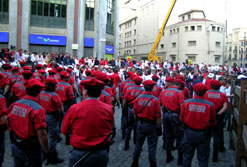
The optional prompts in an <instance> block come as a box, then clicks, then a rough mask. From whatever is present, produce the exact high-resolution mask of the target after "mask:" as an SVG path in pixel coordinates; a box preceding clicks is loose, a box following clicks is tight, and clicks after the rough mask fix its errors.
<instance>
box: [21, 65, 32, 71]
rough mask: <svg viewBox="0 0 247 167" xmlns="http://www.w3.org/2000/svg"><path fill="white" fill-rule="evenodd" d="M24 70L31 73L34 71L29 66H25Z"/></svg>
mask: <svg viewBox="0 0 247 167" xmlns="http://www.w3.org/2000/svg"><path fill="white" fill-rule="evenodd" d="M23 70H28V71H31V70H32V69H31V67H29V66H24V67H23Z"/></svg>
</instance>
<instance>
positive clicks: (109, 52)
mask: <svg viewBox="0 0 247 167" xmlns="http://www.w3.org/2000/svg"><path fill="white" fill-rule="evenodd" d="M105 58H107V60H111V59H112V58H114V47H113V46H109V45H106V46H105Z"/></svg>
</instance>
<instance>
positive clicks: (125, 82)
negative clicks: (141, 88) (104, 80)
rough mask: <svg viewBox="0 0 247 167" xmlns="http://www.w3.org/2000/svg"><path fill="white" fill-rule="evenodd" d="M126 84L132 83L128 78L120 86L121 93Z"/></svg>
mask: <svg viewBox="0 0 247 167" xmlns="http://www.w3.org/2000/svg"><path fill="white" fill-rule="evenodd" d="M127 83H133V81H132V80H131V79H130V78H127V79H126V80H125V81H123V82H122V83H121V85H120V91H121V92H122V91H123V89H124V86H125V84H127Z"/></svg>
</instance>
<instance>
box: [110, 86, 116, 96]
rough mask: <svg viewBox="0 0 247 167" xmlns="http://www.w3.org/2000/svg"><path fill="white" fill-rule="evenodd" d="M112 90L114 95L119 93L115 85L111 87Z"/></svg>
mask: <svg viewBox="0 0 247 167" xmlns="http://www.w3.org/2000/svg"><path fill="white" fill-rule="evenodd" d="M111 90H112V94H113V95H117V89H116V87H115V86H114V85H113V86H112V87H111Z"/></svg>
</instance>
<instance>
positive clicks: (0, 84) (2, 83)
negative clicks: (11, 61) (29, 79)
mask: <svg viewBox="0 0 247 167" xmlns="http://www.w3.org/2000/svg"><path fill="white" fill-rule="evenodd" d="M1 73H2V74H3V79H1V80H0V87H1V88H5V86H6V80H7V78H8V77H9V76H10V75H11V73H10V72H8V71H2V72H1Z"/></svg>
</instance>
